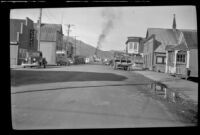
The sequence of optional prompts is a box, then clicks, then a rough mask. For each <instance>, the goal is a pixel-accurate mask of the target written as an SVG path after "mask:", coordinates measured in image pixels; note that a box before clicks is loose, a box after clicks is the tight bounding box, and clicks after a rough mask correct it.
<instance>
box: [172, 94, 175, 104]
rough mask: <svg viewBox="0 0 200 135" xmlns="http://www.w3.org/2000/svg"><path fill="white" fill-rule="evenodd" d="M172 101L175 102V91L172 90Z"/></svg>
mask: <svg viewBox="0 0 200 135" xmlns="http://www.w3.org/2000/svg"><path fill="white" fill-rule="evenodd" d="M172 102H175V92H172Z"/></svg>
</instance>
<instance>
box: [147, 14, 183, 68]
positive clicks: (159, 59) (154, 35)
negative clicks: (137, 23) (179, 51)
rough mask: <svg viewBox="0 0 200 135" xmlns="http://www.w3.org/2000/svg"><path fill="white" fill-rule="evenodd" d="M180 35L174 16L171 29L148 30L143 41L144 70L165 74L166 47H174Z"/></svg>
mask: <svg viewBox="0 0 200 135" xmlns="http://www.w3.org/2000/svg"><path fill="white" fill-rule="evenodd" d="M179 35H180V33H179V31H177V30H176V21H175V16H174V20H173V25H172V29H164V28H148V29H147V33H146V40H145V41H144V50H143V51H144V52H143V54H144V68H147V69H149V70H153V71H157V72H165V67H166V66H165V65H166V51H165V48H166V46H167V45H171V46H176V45H177V43H178V37H179Z"/></svg>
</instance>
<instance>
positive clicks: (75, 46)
mask: <svg viewBox="0 0 200 135" xmlns="http://www.w3.org/2000/svg"><path fill="white" fill-rule="evenodd" d="M76 37H79V36H74V38H75V48H74V57H75V56H76Z"/></svg>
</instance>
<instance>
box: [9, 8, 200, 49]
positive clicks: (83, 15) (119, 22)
mask: <svg viewBox="0 0 200 135" xmlns="http://www.w3.org/2000/svg"><path fill="white" fill-rule="evenodd" d="M173 14H176V23H177V28H178V29H197V20H196V8H195V7H194V6H156V7H155V6H143V7H139V6H137V7H132V6H131V7H82V8H43V9H42V22H43V23H55V24H62V26H63V33H64V35H67V34H66V33H67V32H66V30H67V27H66V25H65V24H73V25H75V26H73V27H72V28H71V30H72V31H71V32H70V36H78V37H77V39H79V40H82V41H83V42H86V43H88V44H90V45H92V46H94V47H96V46H97V44H98V41H99V39H101V43H100V44H101V47H100V49H102V50H124V49H125V42H126V40H127V37H130V36H137V37H145V35H146V31H147V28H171V27H172V22H173ZM26 17H29V18H30V19H32V20H33V21H34V22H36V21H37V20H38V18H39V8H38V9H37V8H35V9H12V10H11V12H10V18H17V19H25V18H26ZM103 33H104V34H103ZM102 34H103V35H104V36H102ZM100 35H101V38H100Z"/></svg>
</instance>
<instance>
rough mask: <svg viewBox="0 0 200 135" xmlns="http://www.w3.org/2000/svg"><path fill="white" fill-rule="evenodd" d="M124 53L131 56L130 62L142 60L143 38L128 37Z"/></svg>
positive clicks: (140, 61)
mask: <svg viewBox="0 0 200 135" xmlns="http://www.w3.org/2000/svg"><path fill="white" fill-rule="evenodd" d="M126 53H127V54H128V55H129V56H131V57H132V62H139V63H142V62H143V38H141V37H128V40H127V41H126Z"/></svg>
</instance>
